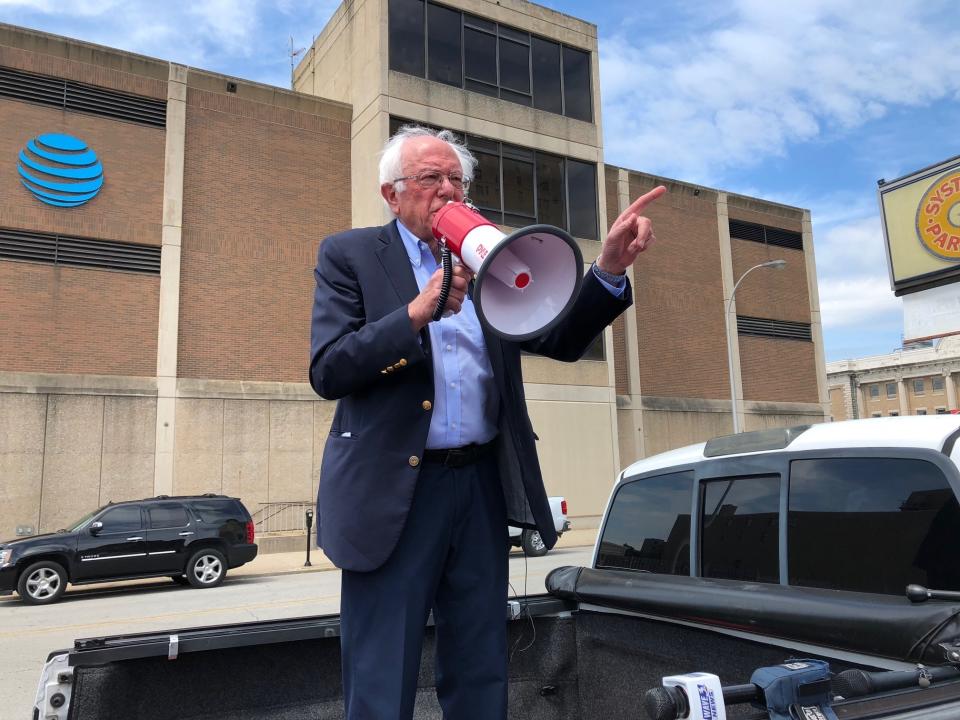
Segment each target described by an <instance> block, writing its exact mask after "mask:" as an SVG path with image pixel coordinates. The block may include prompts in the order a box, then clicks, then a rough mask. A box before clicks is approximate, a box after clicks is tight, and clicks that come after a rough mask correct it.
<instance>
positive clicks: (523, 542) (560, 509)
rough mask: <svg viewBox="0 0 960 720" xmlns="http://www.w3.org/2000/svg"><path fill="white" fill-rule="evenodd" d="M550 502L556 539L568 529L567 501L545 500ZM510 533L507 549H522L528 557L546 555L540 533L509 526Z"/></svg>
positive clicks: (558, 499) (559, 499) (558, 498)
mask: <svg viewBox="0 0 960 720" xmlns="http://www.w3.org/2000/svg"><path fill="white" fill-rule="evenodd" d="M547 499H548V500H549V501H550V514H551V515H552V516H553V529H554V530H556V531H557V537H560V536H561V535H563V534H564V533H565V532H566V531H567V530H569V529H570V521H569V520H567V501H566V499H565V498H562V497H550V498H547ZM507 530H508V531H509V533H510V541H509V542H510V544H509V546H508V548H515V547H518V548H523V552H524V553H525V554H526V555H527V556H528V557H542V556H543V555H546V554H547V546H546V545H544V543H543V539H542V538H541V537H540V533H539V532H537V531H536V530H524V529H521V528H518V527H513V525H511V526H510V527H508V528H507Z"/></svg>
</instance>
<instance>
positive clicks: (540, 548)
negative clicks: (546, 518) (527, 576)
mask: <svg viewBox="0 0 960 720" xmlns="http://www.w3.org/2000/svg"><path fill="white" fill-rule="evenodd" d="M522 537H523V539H522V540H521V543H522V545H523V552H525V553H526V554H527V555H529V556H530V557H543V556H544V555H546V554H547V545H546V543H544V542H543V538H542V537H540V532H539V531H538V530H524V531H523V536H522Z"/></svg>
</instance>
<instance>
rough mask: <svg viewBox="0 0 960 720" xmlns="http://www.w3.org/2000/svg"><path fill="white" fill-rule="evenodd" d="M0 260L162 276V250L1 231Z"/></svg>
mask: <svg viewBox="0 0 960 720" xmlns="http://www.w3.org/2000/svg"><path fill="white" fill-rule="evenodd" d="M0 260H20V261H25V262H39V263H47V264H51V265H68V266H72V267H89V268H101V269H106V270H124V271H127V272H142V273H150V274H152V275H159V274H160V248H159V247H157V246H154V245H135V244H133V243H123V242H115V241H110V240H88V239H85V238H75V237H65V236H63V235H50V234H46V233H34V232H28V231H23V230H9V229H6V228H0Z"/></svg>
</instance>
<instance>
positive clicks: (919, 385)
mask: <svg viewBox="0 0 960 720" xmlns="http://www.w3.org/2000/svg"><path fill="white" fill-rule="evenodd" d="M923 386H924V382H923V378H917V379H916V380H914V381H913V394H914V395H923V393H924V389H923Z"/></svg>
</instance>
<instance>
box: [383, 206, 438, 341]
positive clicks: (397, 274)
mask: <svg viewBox="0 0 960 720" xmlns="http://www.w3.org/2000/svg"><path fill="white" fill-rule="evenodd" d="M379 240H380V243H381V245H380V247H379V248H377V251H376V252H377V259H378V260H379V261H380V264H381V265H382V266H383V271H384V273H385V274H386V276H387V278H389V280H390V284H391V285H393V289H394V292H396V293H397V299H398V300H400V305H408V304H409V303H410V301H411V300H413V299H414V298H415V297H416V296H417V295H419V294H420V288H419V287H417V279H416V278H415V277H414V275H413V268H411V267H410V256H409V255H407V249H406V248H405V247H404V246H403V239H402V238H401V237H400V231H399V230H397V223H396V222H395V221H394V222H391V223H388V224H386V225H384V226H383V227H382V228H380V236H379ZM420 345H421V347H422V348H423V351H424V353H426V354H427V355H429V354H430V333H429V332H428V331H427V329H426V328H423V329H422V330H421V331H420Z"/></svg>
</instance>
